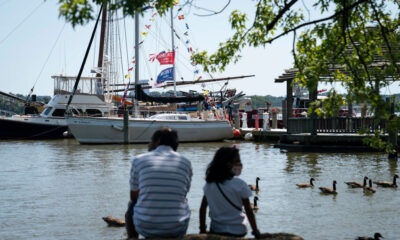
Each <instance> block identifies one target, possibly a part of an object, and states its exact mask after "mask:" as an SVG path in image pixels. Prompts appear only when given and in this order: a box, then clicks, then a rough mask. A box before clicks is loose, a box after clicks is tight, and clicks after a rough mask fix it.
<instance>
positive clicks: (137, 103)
mask: <svg viewBox="0 0 400 240" xmlns="http://www.w3.org/2000/svg"><path fill="white" fill-rule="evenodd" d="M136 86H139V14H138V12H137V11H136V12H135V96H138V95H137V94H138V88H137V87H136ZM135 98H136V97H135ZM138 116H139V100H137V99H136V100H135V117H138Z"/></svg>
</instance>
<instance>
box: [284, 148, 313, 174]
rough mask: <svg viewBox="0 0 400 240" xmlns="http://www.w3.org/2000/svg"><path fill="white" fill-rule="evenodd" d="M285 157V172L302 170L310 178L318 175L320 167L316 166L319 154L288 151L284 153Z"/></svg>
mask: <svg viewBox="0 0 400 240" xmlns="http://www.w3.org/2000/svg"><path fill="white" fill-rule="evenodd" d="M286 157H287V161H286V168H285V171H286V172H288V173H298V172H304V173H307V174H308V176H309V177H310V178H311V177H318V176H319V174H320V172H321V168H320V167H318V158H320V157H321V154H317V153H293V152H288V153H286Z"/></svg>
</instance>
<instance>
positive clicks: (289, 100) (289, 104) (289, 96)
mask: <svg viewBox="0 0 400 240" xmlns="http://www.w3.org/2000/svg"><path fill="white" fill-rule="evenodd" d="M292 83H293V79H289V80H287V81H286V117H285V119H284V123H285V127H286V130H287V133H290V130H291V129H290V127H289V124H288V119H289V118H291V117H292V111H293V110H292V109H293V86H292ZM272 126H274V125H273V124H272Z"/></svg>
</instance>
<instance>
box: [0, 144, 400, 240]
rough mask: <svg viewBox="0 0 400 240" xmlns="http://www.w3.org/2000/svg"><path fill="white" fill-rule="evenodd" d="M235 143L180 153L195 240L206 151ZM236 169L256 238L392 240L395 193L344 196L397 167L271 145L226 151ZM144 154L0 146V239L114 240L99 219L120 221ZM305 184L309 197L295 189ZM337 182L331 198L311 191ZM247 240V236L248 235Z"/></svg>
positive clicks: (135, 149)
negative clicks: (132, 173) (186, 165)
mask: <svg viewBox="0 0 400 240" xmlns="http://www.w3.org/2000/svg"><path fill="white" fill-rule="evenodd" d="M234 143H235V142H221V143H199V144H181V145H180V146H179V149H178V151H179V152H180V153H182V154H183V155H185V156H186V157H187V158H189V159H190V160H191V162H192V165H193V174H194V175H193V179H192V187H191V190H190V193H189V195H188V199H189V204H190V208H191V209H192V217H191V221H190V225H189V230H188V233H197V232H198V227H199V221H198V214H199V212H198V209H199V207H200V201H201V197H202V187H203V185H204V173H205V169H206V167H207V164H208V163H209V162H210V160H211V159H212V157H213V155H214V153H215V151H216V150H217V149H218V148H219V147H221V146H231V145H232V144H234ZM236 144H238V146H239V149H240V153H241V158H242V162H243V165H244V168H243V172H242V175H241V178H242V179H244V180H245V181H247V182H248V183H254V182H255V178H256V177H260V178H261V181H260V182H259V183H260V188H261V191H260V192H259V194H258V197H259V207H260V209H259V210H258V212H257V213H256V219H257V223H258V226H259V228H260V230H261V231H262V232H289V233H295V234H298V235H300V236H302V237H304V238H305V239H317V240H320V239H354V238H355V237H356V236H372V235H373V234H374V232H380V233H381V234H382V235H383V236H384V237H385V239H386V240H387V239H400V218H399V217H400V190H394V189H385V188H379V187H377V192H376V193H375V194H370V195H366V194H364V193H363V191H362V189H349V188H348V187H347V185H345V184H344V182H345V181H362V178H363V177H364V176H368V177H370V178H372V179H373V180H388V181H391V180H392V178H393V175H394V174H396V173H397V174H399V173H400V171H399V169H398V163H397V162H396V161H389V160H387V157H386V155H384V154H371V153H368V154H363V153H357V154H348V153H346V154H344V153H343V154H342V153H337V154H332V153H326V154H325V153H324V154H318V153H285V152H281V151H280V150H279V149H275V148H273V145H272V144H268V143H265V144H256V143H251V142H236ZM146 150H147V146H146V145H128V146H123V145H122V146H121V145H89V146H88V145H80V144H78V143H77V142H76V141H75V140H73V139H64V140H56V141H0V239H3V240H6V239H25V240H26V239H124V238H126V234H125V230H124V228H110V227H107V225H106V223H105V222H103V220H102V217H105V216H108V215H111V216H114V217H118V218H123V217H124V213H125V210H126V205H127V202H128V199H129V184H128V182H129V170H130V163H131V159H132V157H133V156H134V155H136V154H140V153H143V152H145V151H146ZM310 177H314V178H315V179H316V181H315V182H314V184H315V185H316V186H317V187H315V188H314V189H298V188H297V187H296V186H295V184H296V183H299V182H308V181H309V178H310ZM333 180H336V181H337V182H338V185H337V189H338V192H339V194H338V195H337V196H329V195H323V194H320V193H319V189H318V186H328V187H331V186H332V181H333ZM249 236H250V234H249Z"/></svg>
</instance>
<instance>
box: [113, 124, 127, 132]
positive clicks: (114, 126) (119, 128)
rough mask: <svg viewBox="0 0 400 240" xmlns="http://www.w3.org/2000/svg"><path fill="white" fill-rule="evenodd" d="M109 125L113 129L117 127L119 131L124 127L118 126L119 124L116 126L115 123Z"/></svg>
mask: <svg viewBox="0 0 400 240" xmlns="http://www.w3.org/2000/svg"><path fill="white" fill-rule="evenodd" d="M111 127H112V128H114V129H117V130H119V131H123V130H124V127H122V126H121V127H120V126H117V125H114V124H113V125H111Z"/></svg>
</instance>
